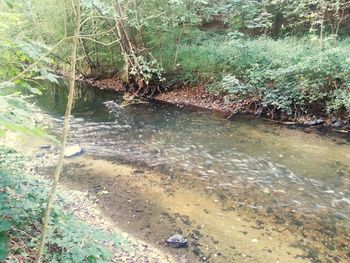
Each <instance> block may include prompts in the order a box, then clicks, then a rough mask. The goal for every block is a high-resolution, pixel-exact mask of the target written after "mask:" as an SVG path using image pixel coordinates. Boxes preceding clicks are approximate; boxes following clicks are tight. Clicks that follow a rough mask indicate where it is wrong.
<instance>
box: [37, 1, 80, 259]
mask: <svg viewBox="0 0 350 263" xmlns="http://www.w3.org/2000/svg"><path fill="white" fill-rule="evenodd" d="M75 1H76V3H75V7H73V8H74V10H75V12H74V14H75V19H76V25H75V37H74V38H73V41H72V50H71V69H70V75H69V95H68V102H67V107H66V113H65V116H64V125H63V132H62V141H61V152H60V156H59V159H58V163H57V167H56V170H55V173H54V176H53V182H52V187H51V191H50V193H49V197H48V200H47V204H46V210H45V214H44V219H43V226H42V229H41V237H40V241H39V247H38V253H37V257H36V260H35V262H36V263H40V262H41V258H42V255H43V252H44V247H45V239H46V231H47V228H48V225H49V220H50V212H51V208H52V205H53V203H54V200H55V195H56V189H57V186H58V182H59V179H60V175H61V171H62V167H63V159H64V152H65V148H66V144H67V138H68V131H69V117H70V114H71V111H72V106H73V99H74V89H75V68H76V61H77V46H78V37H79V31H80V0H75Z"/></svg>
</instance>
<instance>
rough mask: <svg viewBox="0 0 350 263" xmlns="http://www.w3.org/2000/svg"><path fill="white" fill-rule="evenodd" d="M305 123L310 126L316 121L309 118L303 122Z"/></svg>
mask: <svg viewBox="0 0 350 263" xmlns="http://www.w3.org/2000/svg"><path fill="white" fill-rule="evenodd" d="M304 124H305V125H308V126H312V125H316V124H317V121H316V120H310V121H306V122H304Z"/></svg>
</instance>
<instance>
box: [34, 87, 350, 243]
mask: <svg viewBox="0 0 350 263" xmlns="http://www.w3.org/2000/svg"><path fill="white" fill-rule="evenodd" d="M66 96H67V91H66V89H65V88H64V87H63V86H59V87H54V88H52V87H51V88H49V89H47V90H45V92H44V94H43V95H42V96H39V97H37V98H36V99H35V102H36V104H37V105H39V106H40V108H42V109H43V110H44V112H46V114H47V118H46V119H47V120H48V119H49V120H50V121H51V123H52V130H53V131H58V130H59V129H60V127H61V126H62V122H63V119H62V115H63V113H64V109H65V103H66ZM76 97H77V99H76V101H75V107H74V110H73V117H72V126H71V131H72V132H71V138H70V144H72V145H75V144H79V145H81V146H82V147H83V149H84V151H85V155H88V156H93V157H94V158H99V159H105V160H117V161H124V162H129V163H132V164H138V165H142V166H145V167H149V168H152V169H156V170H158V171H162V172H164V174H167V175H171V179H172V180H175V181H176V180H178V181H179V182H182V183H184V184H187V185H188V186H189V187H193V189H194V188H195V187H196V186H198V185H200V189H203V190H204V191H205V192H206V194H207V195H212V194H215V195H216V196H219V197H220V198H221V199H222V200H221V201H222V202H223V203H225V204H226V205H227V204H228V201H227V200H231V199H232V200H234V201H235V204H238V205H239V206H240V207H242V208H246V209H251V210H257V211H264V212H266V211H267V214H269V213H273V211H287V212H288V211H292V212H293V213H295V214H300V215H302V216H303V217H304V218H306V219H305V220H309V219H308V218H315V217H316V218H317V217H322V218H323V220H325V221H326V222H331V223H332V224H336V225H340V226H341V227H345V229H346V230H348V229H349V226H350V137H349V136H343V137H342V138H340V137H335V136H334V135H324V134H323V135H322V134H321V135H320V134H318V133H316V132H311V133H310V132H308V130H305V129H300V128H290V127H286V126H281V125H277V124H275V123H272V122H269V121H265V120H261V119H254V118H248V117H235V118H233V119H230V120H228V119H226V118H224V117H223V116H222V115H221V114H218V113H213V112H208V111H205V110H200V109H185V108H179V107H175V106H171V105H164V104H159V103H155V102H151V103H148V104H135V105H128V106H126V107H122V106H121V105H122V98H121V96H119V95H116V94H113V93H111V92H107V91H100V90H97V89H94V88H91V87H86V86H80V87H79V88H78V92H77V95H76ZM317 222H318V221H317ZM345 235H347V234H345ZM345 245H349V244H345Z"/></svg>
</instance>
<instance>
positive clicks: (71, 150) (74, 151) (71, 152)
mask: <svg viewBox="0 0 350 263" xmlns="http://www.w3.org/2000/svg"><path fill="white" fill-rule="evenodd" d="M82 153H83V148H81V146H79V145H74V146H67V147H66V150H65V151H64V157H66V158H70V157H74V156H79V155H81V154H82Z"/></svg>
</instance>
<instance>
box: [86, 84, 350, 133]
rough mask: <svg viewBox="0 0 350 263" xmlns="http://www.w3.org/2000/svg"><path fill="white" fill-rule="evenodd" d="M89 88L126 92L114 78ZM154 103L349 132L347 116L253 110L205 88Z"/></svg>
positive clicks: (173, 91) (172, 93)
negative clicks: (274, 112) (298, 114)
mask: <svg viewBox="0 0 350 263" xmlns="http://www.w3.org/2000/svg"><path fill="white" fill-rule="evenodd" d="M82 81H83V82H85V83H88V84H89V85H92V86H95V87H97V88H99V89H103V90H112V91H116V92H118V93H125V92H126V85H125V84H123V83H122V82H121V81H120V80H118V79H117V78H106V79H101V80H99V79H83V80H82ZM152 99H153V100H155V101H157V102H162V103H169V104H174V105H177V106H179V107H196V108H201V109H206V110H212V111H217V112H221V113H223V114H224V115H225V116H226V117H227V118H233V117H234V116H235V115H238V114H244V115H251V116H254V117H260V118H264V119H267V120H270V121H274V122H277V123H281V124H284V125H297V126H301V127H306V128H310V129H311V130H310V129H308V131H312V129H314V130H317V129H320V128H325V129H327V130H330V131H334V132H337V133H343V134H349V133H350V115H349V116H347V115H346V114H343V115H342V116H338V117H335V116H333V115H321V116H314V115H304V116H302V117H290V116H287V115H274V116H272V115H271V114H270V113H269V112H264V111H263V109H262V108H261V107H256V104H255V103H256V102H257V101H256V100H254V99H246V100H244V99H242V100H234V101H230V102H227V101H226V97H225V94H217V95H216V94H212V93H210V92H208V91H207V90H206V88H205V86H199V87H196V88H194V87H185V86H180V87H176V88H170V89H169V90H167V91H165V92H163V93H158V94H156V95H155V96H154V97H153V98H152Z"/></svg>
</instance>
